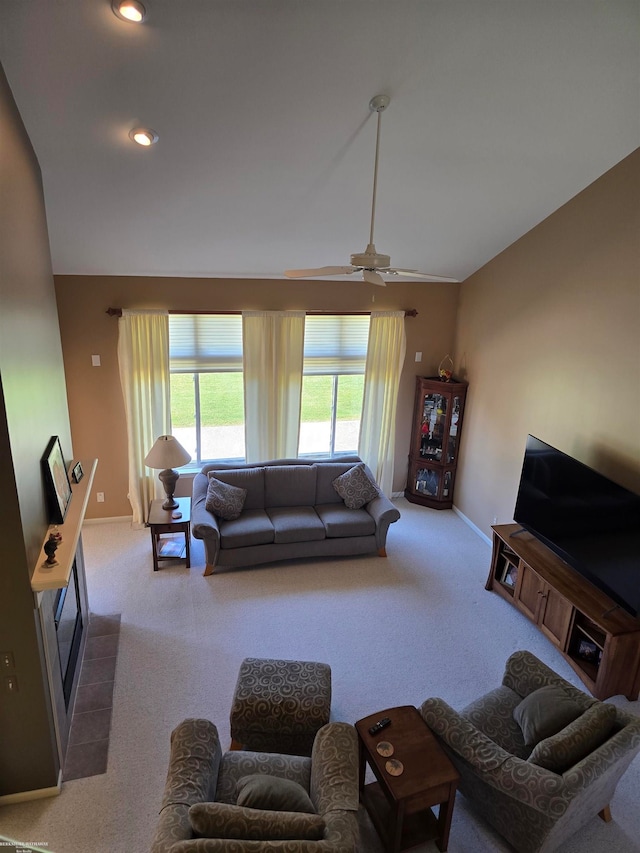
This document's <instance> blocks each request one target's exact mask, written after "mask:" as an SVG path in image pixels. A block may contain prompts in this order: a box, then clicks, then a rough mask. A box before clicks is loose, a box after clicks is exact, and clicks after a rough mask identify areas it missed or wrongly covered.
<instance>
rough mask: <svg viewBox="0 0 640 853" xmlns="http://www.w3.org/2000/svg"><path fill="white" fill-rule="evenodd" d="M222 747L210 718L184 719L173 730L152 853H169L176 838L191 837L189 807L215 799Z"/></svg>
mask: <svg viewBox="0 0 640 853" xmlns="http://www.w3.org/2000/svg"><path fill="white" fill-rule="evenodd" d="M221 759H222V749H221V747H220V738H219V737H218V730H217V728H216V727H215V726H214V724H213V723H211V722H209V720H202V719H186V720H183V721H182V722H181V723H180V724H179V725H178V726H176V728H175V729H174V730H173V732H172V733H171V751H170V757H169V769H168V770H167V781H166V783H165V787H164V794H163V797H162V807H161V809H160V818H159V821H158V826H157V829H156V834H155V837H154V840H153V844H152V846H151V853H166V851H167V850H169V848H170V847H171V845H172V844H174V843H175V842H176V841H182V840H186V839H190V838H191V837H192V832H191V824H190V822H189V808H190V806H192V805H194V804H195V803H201V802H210V801H212V800H213V798H214V796H215V791H216V784H217V781H218V771H219V769H220V761H221Z"/></svg>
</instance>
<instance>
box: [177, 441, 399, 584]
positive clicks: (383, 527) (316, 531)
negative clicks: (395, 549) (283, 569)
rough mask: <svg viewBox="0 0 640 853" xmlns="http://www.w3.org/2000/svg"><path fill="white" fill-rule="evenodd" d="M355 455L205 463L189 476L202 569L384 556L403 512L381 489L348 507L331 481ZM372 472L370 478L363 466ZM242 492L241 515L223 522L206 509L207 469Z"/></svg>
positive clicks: (353, 462) (355, 459) (356, 459)
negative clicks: (391, 530)
mask: <svg viewBox="0 0 640 853" xmlns="http://www.w3.org/2000/svg"><path fill="white" fill-rule="evenodd" d="M361 461H362V460H361V459H360V457H359V456H355V455H352V456H346V457H341V458H340V460H339V461H336V460H325V459H276V460H273V461H269V462H263V463H260V464H257V465H231V464H215V463H213V464H210V465H205V466H204V467H203V468H202V471H201V472H200V473H199V474H196V476H195V477H194V480H193V499H192V504H191V530H192V533H193V535H194V537H195V538H196V539H201V540H202V541H203V542H204V547H205V557H206V568H205V571H204V574H205V575H210V574H212V572H213V571H214V569H215V568H216V567H217V566H251V565H256V564H259V563H267V562H273V561H274V560H287V559H291V558H299V557H330V556H341V555H342V556H344V555H351V554H367V553H372V552H374V553H375V552H377V553H378V554H380V556H382V557H384V556H386V550H385V546H386V540H387V531H388V529H389V525H390V524H391V523H392V522H394V521H397V520H398V519H399V518H400V513H399V512H398V510H397V509H396V507H395V506H394V505H393V504H392V503H391V501H390V500H389V499H388V498H387V497H385V495H383V494H382V493H379V494H378V495H377V497H374V498H373V499H372V500H370V501H369V502H368V503H367V504H365V506H364V507H362V508H361V509H349V508H348V507H347V506H346V505H345V503H344V501H343V500H342V498H341V497H340V496H339V495H338V493H337V492H336V490H335V488H334V487H333V481H334V480H335V479H336V477H339V476H340V475H341V474H344V473H345V472H346V471H348V470H349V469H351V468H353V466H354V465H356V464H357V463H359V462H361ZM365 470H366V471H367V473H368V475H369V477H370V478H371V479H372V480H373V476H372V474H371V472H370V471H369V469H368V468H366V466H365ZM210 473H211V474H212V475H213V476H214V477H215V478H216V479H218V480H220V481H222V482H223V483H227V484H229V485H232V486H237V487H240V488H243V489H246V490H247V495H246V499H245V503H244V507H243V509H242V513H241V515H240V517H239V518H237V519H234V520H230V521H224V520H222V519H221V518H219V517H218V516H217V515H214V514H213V513H211V512H209V511H208V510H207V508H206V502H207V488H208V485H209V479H208V475H209V474H210Z"/></svg>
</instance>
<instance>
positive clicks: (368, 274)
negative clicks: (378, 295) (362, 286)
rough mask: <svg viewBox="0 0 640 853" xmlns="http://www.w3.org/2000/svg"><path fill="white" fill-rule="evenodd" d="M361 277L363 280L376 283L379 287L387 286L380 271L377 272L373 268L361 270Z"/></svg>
mask: <svg viewBox="0 0 640 853" xmlns="http://www.w3.org/2000/svg"><path fill="white" fill-rule="evenodd" d="M362 278H363V279H364V280H365V281H368V282H369V284H378V285H380V287H386V286H387V283H386V281H385V280H384V279H383V278H382V276H381V275H380V273H377V272H375V271H374V270H362Z"/></svg>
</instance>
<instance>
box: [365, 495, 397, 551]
mask: <svg viewBox="0 0 640 853" xmlns="http://www.w3.org/2000/svg"><path fill="white" fill-rule="evenodd" d="M365 509H366V510H367V512H368V513H369V515H370V516H372V517H373V520H374V521H375V523H376V545H377V546H378V549H380V548H384V547H385V545H386V542H387V532H388V530H389V525H390V524H392V523H393V522H394V521H397V520H398V519H399V518H400V512H399V510H398V508H397V507H396V506H394V505H393V504H392V503H391V501H390V500H389V498H388V497H387V496H386V495H383V494H382V492H380V494H379V495H378V497H376V498H374V499H373V500H372V501H369V503H368V504H367V505H366V506H365Z"/></svg>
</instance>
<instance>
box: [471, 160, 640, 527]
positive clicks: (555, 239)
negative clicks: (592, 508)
mask: <svg viewBox="0 0 640 853" xmlns="http://www.w3.org/2000/svg"><path fill="white" fill-rule="evenodd" d="M639 234H640V149H638V150H637V151H635V152H634V153H633V154H631V155H630V156H629V157H627V158H626V159H625V160H623V161H622V162H621V163H619V164H618V165H617V166H616V167H614V168H613V169H611V170H610V171H609V172H607V173H606V174H605V175H603V176H602V177H601V178H600V179H598V180H597V181H596V182H595V183H593V184H592V185H591V186H589V187H588V188H587V189H585V190H584V191H583V192H582V193H580V194H579V195H578V196H576V197H575V198H574V199H572V200H571V201H570V202H568V203H567V204H566V205H564V206H563V207H562V208H560V209H559V210H558V211H556V212H555V213H554V214H552V215H551V216H550V217H549V218H548V219H546V220H545V221H544V222H542V223H541V224H540V225H538V226H537V227H536V228H534V229H533V230H532V231H530V232H529V233H528V234H526V235H525V236H524V237H522V238H521V239H520V240H519V241H518V242H516V243H514V244H513V245H512V246H510V247H509V248H508V249H507V250H505V251H504V252H502V253H501V254H500V255H498V256H497V257H496V258H494V259H493V260H492V261H491V262H490V263H488V264H487V265H486V266H485V267H483V268H482V269H481V270H480V271H479V272H477V273H475V275H473V276H471V277H470V278H469V279H467V280H466V281H465V282H464V284H463V285H462V286H461V297H460V309H459V315H458V327H457V342H456V353H457V363H458V362H463V363H464V366H465V368H466V378H467V379H468V380H469V397H468V398H467V410H466V416H465V424H464V432H463V437H462V445H461V461H460V467H459V472H458V480H457V484H456V496H455V503H456V505H457V507H458V508H459V509H460V510H461V511H462V512H463V513H464V514H465V515H466V516H467V517H468V518H469V519H471V521H472V522H473V523H474V524H476V525H477V526H478V527H479V528H480V529H481V530H482V531H483V532H484V533H485V534H487V535H489V534H490V525H491V523H492V521H493V519H494V517H497V520H498V523H504V522H509V521H511V520H512V514H513V509H514V505H515V497H516V491H517V486H518V481H519V477H520V469H521V465H522V456H523V450H524V445H525V440H526V436H527V433H532V434H533V435H536V436H537V437H538V438H540V439H542V440H543V441H546V442H548V443H549V444H552V445H554V446H555V447H558V448H559V449H560V450H563V451H565V452H566V453H569V454H570V455H572V456H574V457H576V458H578V459H579V460H581V461H582V462H584V463H586V464H587V465H590V466H592V467H594V468H596V469H597V470H599V471H600V472H601V473H603V474H605V475H606V476H609V477H611V478H612V479H614V480H616V481H618V482H619V483H620V484H621V485H623V486H626V487H627V488H630V489H632V490H634V491H637V492H640V334H639V330H640V250H639V248H638V247H639V245H640V241H639V238H638V235H639Z"/></svg>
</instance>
